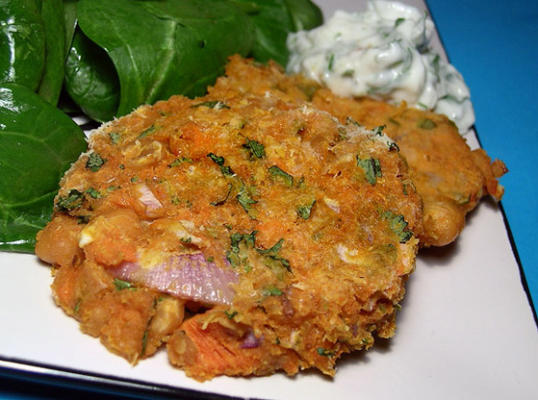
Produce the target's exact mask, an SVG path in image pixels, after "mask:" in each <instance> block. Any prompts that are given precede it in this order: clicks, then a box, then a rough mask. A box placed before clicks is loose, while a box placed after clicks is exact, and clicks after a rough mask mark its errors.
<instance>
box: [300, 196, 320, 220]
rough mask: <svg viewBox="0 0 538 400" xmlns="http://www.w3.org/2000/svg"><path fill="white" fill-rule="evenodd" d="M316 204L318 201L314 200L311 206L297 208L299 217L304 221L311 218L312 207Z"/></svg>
mask: <svg viewBox="0 0 538 400" xmlns="http://www.w3.org/2000/svg"><path fill="white" fill-rule="evenodd" d="M314 204H316V200H313V201H312V202H311V203H310V204H306V205H302V206H299V207H297V215H299V217H301V218H302V219H308V218H310V214H311V213H312V207H314Z"/></svg>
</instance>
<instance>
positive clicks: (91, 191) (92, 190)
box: [86, 187, 103, 199]
mask: <svg viewBox="0 0 538 400" xmlns="http://www.w3.org/2000/svg"><path fill="white" fill-rule="evenodd" d="M86 193H88V195H89V196H90V197H91V198H92V199H100V198H101V197H103V195H102V194H101V192H100V191H99V190H97V189H95V188H93V187H91V188H88V189H86Z"/></svg>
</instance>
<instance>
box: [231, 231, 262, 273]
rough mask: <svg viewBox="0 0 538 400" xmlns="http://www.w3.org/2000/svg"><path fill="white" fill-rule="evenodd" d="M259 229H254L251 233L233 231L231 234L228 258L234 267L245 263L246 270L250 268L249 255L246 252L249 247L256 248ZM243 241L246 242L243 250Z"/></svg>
mask: <svg viewBox="0 0 538 400" xmlns="http://www.w3.org/2000/svg"><path fill="white" fill-rule="evenodd" d="M256 233H257V231H252V232H251V233H250V234H246V233H245V234H242V233H238V232H236V233H232V234H231V235H230V250H228V251H227V252H226V259H227V260H228V262H229V263H230V264H231V265H232V267H234V268H235V267H238V266H240V265H243V266H244V267H245V271H247V272H248V270H250V266H249V265H248V257H247V256H246V254H245V252H246V251H247V250H248V249H252V248H254V244H255V242H256ZM241 243H244V247H243V251H242V249H241V247H240V245H241Z"/></svg>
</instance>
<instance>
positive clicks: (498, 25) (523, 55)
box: [428, 0, 538, 305]
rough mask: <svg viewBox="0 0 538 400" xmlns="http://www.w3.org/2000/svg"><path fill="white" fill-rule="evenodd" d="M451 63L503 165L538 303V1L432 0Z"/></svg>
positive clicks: (508, 203)
mask: <svg viewBox="0 0 538 400" xmlns="http://www.w3.org/2000/svg"><path fill="white" fill-rule="evenodd" d="M428 5H429V7H430V11H431V13H432V15H433V19H434V21H435V23H436V25H437V29H438V30H439V32H440V35H441V39H442V41H443V43H444V45H445V48H446V49H447V51H448V56H449V58H450V61H451V63H452V64H454V66H455V67H456V69H458V70H459V71H460V72H461V73H462V75H463V76H464V78H465V81H466V83H467V85H468V86H469V88H470V89H471V100H472V102H473V105H474V108H475V113H476V124H475V126H476V130H477V132H478V136H479V139H480V141H481V143H482V147H483V148H484V149H485V150H486V151H487V152H488V154H489V155H490V156H491V157H492V158H500V159H502V160H503V161H504V162H505V163H506V165H507V167H508V169H509V173H508V174H506V175H505V176H504V177H503V178H502V179H501V183H502V184H503V185H504V187H505V195H504V197H503V199H502V201H501V204H502V206H503V208H504V210H505V213H506V216H507V219H508V223H509V226H510V228H511V231H512V234H513V238H514V241H515V244H516V247H517V252H518V253H519V257H520V260H521V265H522V268H523V271H524V274H525V278H526V281H527V283H528V288H529V290H530V293H531V296H532V298H533V302H534V304H535V305H536V304H538V268H537V265H538V254H537V252H536V247H537V243H538V229H537V228H538V227H537V225H538V178H537V176H536V175H537V173H538V163H537V162H536V160H537V158H538V157H537V154H536V153H537V152H538V106H537V104H538V102H537V96H538V1H536V0H527V1H525V0H516V1H506V2H504V1H500V2H493V1H477V0H474V1H471V0H467V1H465V0H452V1H447V0H429V1H428Z"/></svg>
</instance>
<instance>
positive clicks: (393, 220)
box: [383, 211, 413, 243]
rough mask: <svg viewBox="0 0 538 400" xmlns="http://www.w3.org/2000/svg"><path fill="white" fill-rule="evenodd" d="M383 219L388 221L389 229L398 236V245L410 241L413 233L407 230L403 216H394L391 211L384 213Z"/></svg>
mask: <svg viewBox="0 0 538 400" xmlns="http://www.w3.org/2000/svg"><path fill="white" fill-rule="evenodd" d="M383 218H385V219H386V220H388V221H389V226H390V229H391V230H392V231H393V232H394V233H395V234H396V235H398V239H399V241H400V243H406V242H407V241H408V240H409V239H411V237H412V236H413V232H411V231H410V230H408V228H407V225H408V223H407V221H406V220H405V218H404V216H403V215H398V214H394V213H393V212H392V211H385V212H384V213H383Z"/></svg>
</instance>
